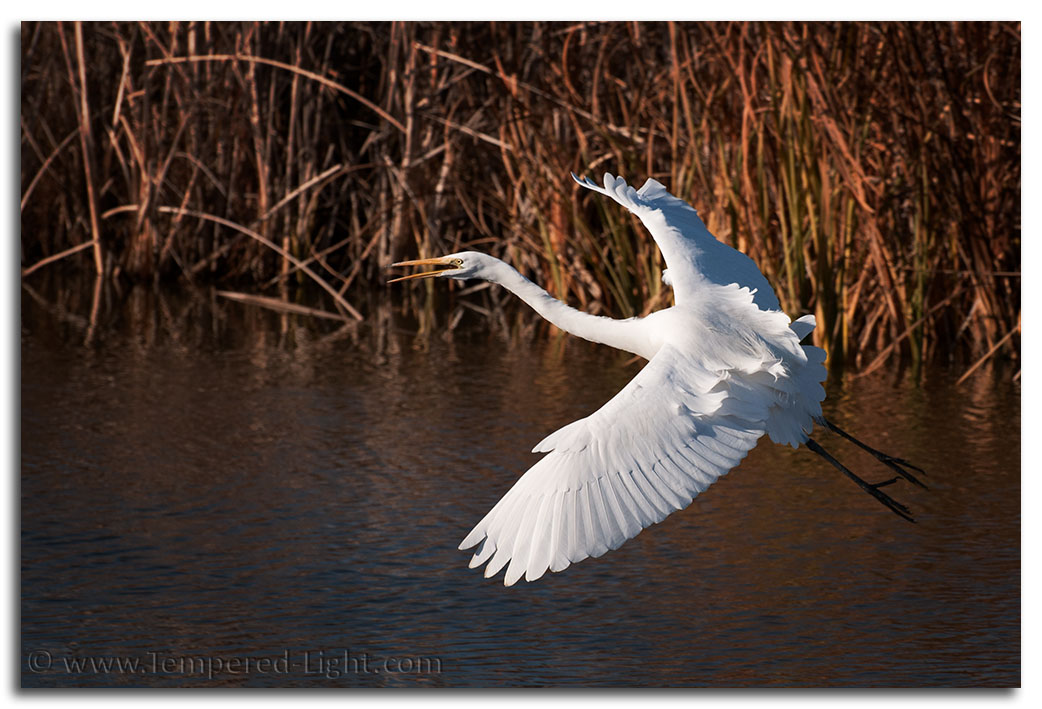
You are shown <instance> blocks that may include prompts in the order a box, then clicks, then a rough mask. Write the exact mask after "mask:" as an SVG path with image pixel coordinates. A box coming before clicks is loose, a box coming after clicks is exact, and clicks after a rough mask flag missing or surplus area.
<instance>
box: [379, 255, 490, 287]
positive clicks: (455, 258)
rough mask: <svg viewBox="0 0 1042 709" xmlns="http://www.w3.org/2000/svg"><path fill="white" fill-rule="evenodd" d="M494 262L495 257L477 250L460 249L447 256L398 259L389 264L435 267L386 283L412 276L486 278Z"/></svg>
mask: <svg viewBox="0 0 1042 709" xmlns="http://www.w3.org/2000/svg"><path fill="white" fill-rule="evenodd" d="M495 263H498V260H497V259H495V258H493V257H491V256H489V255H487V254H482V253H478V252H477V251H461V252H459V253H456V254H449V255H448V256H438V257H436V258H421V259H417V260H415V261H399V262H398V263H392V264H391V266H392V267H397V266H434V267H435V268H434V270H430V271H420V272H419V273H410V274H409V275H408V276H399V277H398V278H392V279H391V280H389V281H388V283H394V282H396V281H409V280H412V279H414V278H458V279H460V280H465V279H468V278H482V279H485V280H488V274H489V269H490V268H491V267H492V266H493V265H494V264H495Z"/></svg>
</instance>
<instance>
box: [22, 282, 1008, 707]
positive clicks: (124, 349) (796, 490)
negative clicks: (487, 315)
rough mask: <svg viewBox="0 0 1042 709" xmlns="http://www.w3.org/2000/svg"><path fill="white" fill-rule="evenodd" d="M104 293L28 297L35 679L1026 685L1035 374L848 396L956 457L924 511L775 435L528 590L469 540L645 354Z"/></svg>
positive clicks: (898, 380) (871, 425) (852, 391)
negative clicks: (622, 537) (477, 559)
mask: <svg viewBox="0 0 1042 709" xmlns="http://www.w3.org/2000/svg"><path fill="white" fill-rule="evenodd" d="M86 292H87V295H86V300H83V298H84V296H83V294H82V293H79V292H71V293H70V292H61V291H57V290H54V289H43V290H40V291H39V292H38V291H35V290H34V291H32V292H31V293H30V292H27V291H23V299H22V300H23V306H22V307H23V310H22V313H23V322H22V438H21V451H22V481H21V495H22V511H21V529H22V549H21V554H22V577H21V578H22V606H21V620H22V660H21V662H22V682H23V684H24V685H25V686H48V687H49V686H69V685H91V686H112V685H117V686H124V685H125V686H174V685H194V686H219V685H231V686H239V685H242V686H259V685H284V686H416V685H447V686H467V685H477V686H499V685H568V684H574V685H651V686H657V685H685V686H714V687H719V686H782V685H790V686H816V685H824V686H951V685H977V686H981V685H985V686H1015V685H1018V684H1019V683H1020V631H1019V623H1020V597H1019V586H1020V549H1019V528H1020V517H1019V511H1020V457H1019V449H1020V389H1019V384H1010V383H1009V378H1010V377H1009V374H1010V373H1009V372H1005V371H1001V372H997V371H987V370H986V369H985V370H982V371H980V372H978V373H977V374H975V375H974V378H973V379H971V380H968V381H967V382H966V383H965V384H964V385H963V386H961V387H955V386H954V385H953V384H954V381H955V379H957V378H958V375H959V374H960V372H947V371H934V372H929V373H928V374H927V376H926V377H925V381H924V383H923V384H922V386H921V387H915V386H912V385H911V384H910V383H909V382H907V381H906V380H905V378H904V377H903V376H902V375H901V374H893V373H890V374H885V373H881V374H880V375H879V376H873V377H867V378H862V379H847V380H846V381H844V382H831V383H830V385H829V387H830V395H829V399H828V401H827V406H826V413H827V414H828V415H830V416H831V417H832V418H834V419H835V420H836V422H837V423H838V424H839V425H840V426H843V427H845V428H847V429H848V430H851V431H853V432H855V433H856V434H857V435H859V436H861V437H863V438H864V439H866V440H867V441H869V442H871V443H873V444H876V445H877V446H878V447H880V448H882V449H884V450H886V451H888V452H890V451H892V452H895V453H897V454H899V455H902V456H905V457H907V458H909V459H910V460H912V461H914V462H916V463H919V464H920V465H922V466H923V467H924V468H926V469H927V470H928V472H929V474H930V476H929V479H928V484H929V485H930V488H931V489H930V490H929V491H922V490H919V489H916V488H913V487H911V486H909V485H907V484H903V483H902V484H900V485H895V486H894V487H893V488H890V489H891V490H894V492H895V494H896V495H897V497H898V499H900V500H901V501H903V502H905V503H906V504H908V505H909V507H911V508H912V509H913V511H914V512H915V513H916V517H917V519H918V522H919V523H918V524H915V525H912V524H908V523H905V522H902V521H901V520H899V519H898V518H897V517H895V516H894V515H892V514H890V513H889V512H887V511H886V510H885V509H883V508H882V507H881V506H880V505H878V504H877V503H876V502H874V501H873V500H871V499H870V498H869V497H868V496H867V495H865V494H863V493H862V492H860V491H859V490H858V489H857V488H856V487H855V486H853V485H852V484H850V482H848V481H847V480H845V479H843V478H842V477H841V476H839V475H838V474H836V473H835V472H834V471H833V470H832V469H831V468H829V467H828V466H827V465H826V464H825V463H823V462H821V461H820V460H818V459H816V457H815V456H813V455H811V454H810V453H808V452H807V451H804V450H800V451H792V450H790V449H784V448H781V447H779V446H775V445H773V444H770V443H769V442H768V441H764V442H762V443H761V445H760V446H759V447H758V448H757V449H755V450H754V451H753V452H752V453H751V454H750V455H749V456H748V458H747V459H746V460H745V461H744V462H743V463H742V465H741V466H740V467H739V468H738V469H737V470H735V471H734V472H733V473H732V474H730V475H728V476H726V477H725V478H723V479H722V480H721V481H720V482H718V483H717V484H716V485H714V486H713V487H712V488H711V489H710V490H709V491H708V492H707V493H705V494H704V495H702V496H701V497H699V498H697V499H696V500H695V501H694V503H693V504H692V505H691V507H689V508H688V509H687V510H685V511H683V512H680V513H676V514H674V515H672V516H671V517H669V518H668V519H667V520H666V521H665V522H663V523H662V524H660V525H656V526H654V527H652V528H651V529H649V530H647V531H645V532H643V533H642V534H641V535H639V536H638V537H637V538H636V539H634V540H632V541H630V542H628V543H627V544H626V545H625V546H623V547H622V548H621V549H619V550H617V551H615V552H612V553H610V554H608V555H606V556H604V557H602V558H600V559H595V560H589V561H585V562H582V563H581V564H578V565H575V566H573V567H571V568H569V569H568V570H567V571H565V572H564V573H562V574H552V575H547V576H546V577H544V578H543V579H541V580H540V581H538V582H536V583H534V584H525V583H523V582H522V583H519V584H518V585H517V586H515V587H512V588H509V589H507V588H504V587H503V586H502V585H501V581H500V580H496V581H486V580H484V579H483V578H482V577H481V575H480V573H478V572H476V571H472V570H469V569H467V561H468V559H469V555H468V554H465V553H463V552H459V551H457V550H456V545H457V543H458V542H459V541H460V540H461V539H462V538H463V536H464V535H465V534H466V533H467V532H468V531H469V530H470V528H471V527H472V526H473V524H474V523H475V522H477V520H479V519H480V518H481V516H482V515H484V514H485V512H486V511H487V510H488V509H489V507H490V506H491V505H492V504H493V503H495V501H496V500H498V499H499V497H500V496H501V495H502V494H503V493H504V492H505V491H506V490H507V489H508V488H509V486H510V485H511V484H512V483H513V481H514V480H515V479H516V478H517V477H518V476H519V475H520V474H521V473H522V472H523V471H524V470H525V469H526V468H527V467H528V466H529V465H531V464H532V462H533V461H534V460H536V459H537V457H536V456H534V455H532V454H530V453H527V451H529V450H530V449H531V447H532V446H533V445H534V444H535V443H536V442H538V441H539V440H540V439H541V438H542V437H543V436H545V435H546V434H547V433H549V432H550V431H551V430H553V429H555V428H556V427H558V426H560V425H562V424H564V423H567V422H568V421H571V420H573V419H575V418H578V417H580V416H583V415H586V414H587V413H589V412H590V411H591V410H593V409H594V408H596V407H597V406H599V405H600V404H601V403H603V402H604V401H606V400H607V399H608V398H610V397H611V396H612V395H613V394H614V393H615V392H616V391H617V390H618V389H619V388H620V387H621V386H622V385H623V384H624V383H625V382H626V381H628V380H629V378H630V377H632V376H633V374H634V373H635V372H636V371H637V370H638V368H639V365H638V364H633V363H627V357H626V356H625V355H619V354H617V353H614V352H612V351H610V350H608V349H606V348H599V347H596V346H594V345H590V344H588V343H585V342H583V341H580V340H577V339H572V338H559V337H558V338H554V337H550V338H546V337H543V336H541V334H533V329H534V328H536V327H541V326H540V325H539V324H538V323H535V322H534V321H532V320H520V321H519V322H520V323H521V324H514V323H509V324H508V323H507V322H505V321H504V320H500V321H499V322H498V324H495V323H494V324H492V325H490V324H489V323H488V322H486V321H485V319H484V316H483V315H481V314H478V313H476V312H473V311H472V310H467V311H466V312H465V314H464V315H463V317H462V319H461V320H459V321H458V327H456V328H455V330H454V331H453V332H452V333H451V334H449V335H446V334H445V333H446V329H445V326H444V324H440V323H444V322H452V321H453V320H454V319H455V318H453V315H452V313H451V312H447V311H446V312H445V313H444V318H440V316H436V317H439V319H438V320H437V321H436V322H435V323H433V325H432V324H431V323H424V327H423V328H422V329H423V330H424V331H425V334H422V335H421V334H417V324H416V321H415V320H414V319H409V318H406V317H403V316H399V315H397V314H395V313H394V312H393V311H392V309H391V308H390V307H383V308H378V309H376V310H375V314H374V315H373V317H372V318H371V319H370V320H369V321H367V322H366V323H363V324H361V325H348V326H344V327H341V326H339V325H338V324H337V323H330V322H328V321H315V320H308V319H304V318H300V317H297V316H283V315H279V314H274V313H270V312H267V311H259V310H257V309H253V308H249V307H247V306H244V305H241V304H238V303H233V302H230V301H225V300H220V299H216V298H214V297H213V296H212V295H209V294H204V295H187V294H182V295H178V296H176V297H175V296H170V295H168V296H164V297H158V296H156V295H155V294H152V293H148V292H145V291H143V290H140V289H136V290H132V291H130V292H129V293H126V292H125V293H122V294H120V293H112V292H105V293H104V294H103V295H102V297H101V305H100V308H99V313H98V315H97V316H96V317H95V318H94V321H95V322H94V326H93V327H92V325H91V322H90V320H91V319H90V305H91V303H90V298H89V296H90V289H89V288H88V289H87V291H86ZM395 296H396V293H391V292H389V293H387V294H386V299H387V300H388V301H391V300H393V299H394V298H395ZM381 297H383V294H381ZM818 438H819V439H820V440H821V442H822V443H823V444H824V445H825V447H826V448H828V449H829V450H831V451H832V452H833V453H835V454H836V455H837V457H840V458H841V459H842V460H844V461H845V462H847V464H848V465H850V466H851V467H853V468H855V470H859V471H862V472H864V473H865V474H866V475H867V476H868V477H870V478H872V479H882V477H884V476H885V473H886V471H885V469H883V468H881V467H878V464H874V462H873V461H872V460H871V459H870V458H868V457H867V456H865V455H863V454H860V453H857V452H855V451H853V450H852V449H851V448H850V447H849V445H846V444H842V442H840V441H838V440H837V439H835V438H834V437H829V436H827V435H826V434H819V436H818ZM134 663H137V664H134Z"/></svg>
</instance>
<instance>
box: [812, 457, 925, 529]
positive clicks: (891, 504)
mask: <svg viewBox="0 0 1042 709" xmlns="http://www.w3.org/2000/svg"><path fill="white" fill-rule="evenodd" d="M807 447H808V448H810V449H811V450H812V451H814V452H815V453H817V454H818V455H820V456H821V457H822V458H824V459H825V460H827V461H828V462H830V463H832V465H834V466H835V467H836V469H837V470H839V471H840V472H841V473H843V474H844V475H846V476H847V477H848V478H850V479H851V480H853V481H854V482H855V483H857V486H858V487H860V488H861V489H862V490H864V491H865V492H867V493H868V494H869V495H871V496H872V497H874V498H876V499H877V500H879V501H880V502H881V503H883V504H884V505H886V506H887V507H888V508H889V509H890V511H891V512H893V513H894V514H896V515H897V516H898V517H903V518H904V519H906V520H908V521H909V522H915V520H914V519H912V514H911V512H910V511H909V509H908V508H907V507H905V506H904V505H902V504H901V503H900V502H898V501H897V500H895V499H894V498H892V497H890V495H887V494H886V493H885V492H882V491H881V490H880V489H879V488H881V487H884V486H886V485H890V484H892V483H895V482H897V478H891V479H890V480H884V481H883V482H881V483H875V484H874V485H873V484H872V483H868V482H865V481H864V480H862V479H861V478H859V477H858V476H857V475H855V474H854V473H852V472H850V471H849V470H848V469H847V467H846V466H845V465H843V464H842V463H840V462H839V461H838V460H836V459H835V458H833V457H832V456H831V455H829V454H828V451H826V450H825V449H824V448H822V447H821V446H819V445H818V442H817V441H815V440H814V439H813V438H808V439H807Z"/></svg>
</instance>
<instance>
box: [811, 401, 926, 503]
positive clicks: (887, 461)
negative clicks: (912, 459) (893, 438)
mask: <svg viewBox="0 0 1042 709" xmlns="http://www.w3.org/2000/svg"><path fill="white" fill-rule="evenodd" d="M820 421H821V423H822V424H824V425H825V428H827V429H829V430H830V431H832V432H834V433H838V434H839V435H841V436H843V438H846V439H847V440H848V441H850V442H851V443H853V444H854V445H856V446H857V447H858V448H860V449H862V450H864V451H868V452H869V453H871V454H872V455H873V456H874V457H875V459H876V460H878V461H879V462H881V463H882V464H883V465H885V466H887V467H888V468H890V469H891V470H893V471H894V472H895V473H897V474H898V475H900V476H901V477H902V478H904V479H905V480H907V481H908V482H910V483H913V484H915V485H918V486H919V487H921V488H923V489H924V490H928V489H929V488H928V487H926V485H924V484H923V482H922V481H921V480H919V478H917V477H915V476H914V475H912V474H911V473H910V472H908V471H907V470H905V468H911V469H912V470H915V471H918V472H919V473H922V474H923V475H926V471H925V470H923V469H922V468H920V467H919V466H917V465H912V464H911V463H909V462H908V461H907V460H904V459H903V458H895V457H894V456H892V455H887V454H886V453H883V452H882V451H877V450H876V449H875V448H872V447H871V446H867V445H865V444H864V443H862V442H861V441H859V440H858V439H856V438H854V437H853V436H851V435H850V434H849V433H847V432H846V431H844V430H843V429H842V428H840V427H839V426H837V425H836V424H834V423H832V422H831V421H829V420H828V419H826V418H824V417H822V418H821V419H820ZM902 466H903V467H902Z"/></svg>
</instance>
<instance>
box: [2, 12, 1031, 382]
mask: <svg viewBox="0 0 1042 709" xmlns="http://www.w3.org/2000/svg"><path fill="white" fill-rule="evenodd" d="M21 52H22V54H21V60H22V63H21V85H22V97H21V99H22V105H21V224H22V232H21V252H22V268H23V277H24V278H26V279H31V278H32V277H33V273H35V272H36V271H37V270H39V269H40V268H78V269H92V270H94V271H96V272H97V273H98V274H100V275H102V276H103V277H104V278H116V279H131V280H161V279H182V280H185V281H187V282H190V283H215V284H217V285H218V286H219V287H222V288H232V287H234V288H235V289H236V290H237V292H240V293H241V292H247V293H249V294H252V295H256V296H264V297H272V296H276V297H280V298H283V299H285V298H287V297H291V296H287V295H286V293H287V292H289V291H290V290H291V289H289V288H288V287H289V286H292V285H295V284H299V283H302V282H305V281H314V282H315V283H317V284H319V285H320V287H322V288H323V289H324V290H325V291H326V295H327V297H328V299H329V302H330V306H329V310H330V311H331V312H334V313H339V315H340V316H341V317H344V318H355V319H357V318H364V317H366V312H365V310H364V308H363V307H361V306H358V303H360V302H362V301H363V300H365V298H362V297H357V294H358V293H360V292H361V291H362V290H363V289H370V288H376V287H382V283H383V281H384V280H385V279H386V270H385V267H386V266H387V265H388V264H389V263H391V262H392V261H395V260H399V259H403V258H410V257H415V256H426V255H436V254H439V253H447V252H451V251H456V250H460V249H463V248H473V249H478V250H483V251H487V252H490V253H493V254H495V255H497V256H500V257H501V258H504V259H505V260H507V261H509V262H510V263H512V264H513V265H515V266H516V267H518V268H519V269H520V270H521V271H522V272H523V273H525V274H526V275H528V276H530V277H531V278H533V279H534V280H537V281H538V282H540V283H542V284H544V285H545V286H546V287H547V288H548V289H549V290H550V291H551V293H553V294H554V295H556V296H557V297H560V298H563V299H565V300H567V301H568V302H570V303H572V304H574V305H576V306H577V307H582V308H584V309H586V310H589V311H592V312H597V313H604V314H612V315H615V316H621V317H626V316H631V315H639V314H642V313H646V312H649V311H650V310H652V309H655V308H659V307H663V306H664V305H667V304H668V303H669V293H668V289H664V288H663V286H662V283H661V278H660V272H661V268H662V263H661V261H660V257H659V255H658V252H657V250H656V249H655V247H654V244H653V242H652V241H651V240H650V238H649V237H648V236H647V234H646V232H644V231H643V229H642V228H641V227H640V225H639V223H638V222H636V220H635V219H633V218H632V217H631V216H630V215H628V214H626V213H624V212H623V210H621V208H618V207H617V205H614V204H611V203H608V202H607V201H605V200H602V199H599V198H598V197H597V196H596V195H591V194H589V193H588V192H586V191H583V190H581V189H580V188H578V187H577V186H576V185H575V184H574V183H573V182H572V181H571V178H570V177H569V173H570V172H576V173H577V174H587V175H590V176H594V177H599V175H600V174H602V173H603V172H612V173H613V174H621V175H623V176H625V177H626V178H627V179H628V180H629V181H630V182H631V183H636V185H637V186H639V185H640V184H641V183H642V182H643V180H644V179H645V178H647V177H654V178H655V179H658V180H659V181H661V182H663V183H664V184H665V185H666V186H667V187H668V188H669V189H670V190H671V191H672V192H674V193H675V194H677V195H678V196H680V197H682V198H684V199H686V200H688V201H690V202H691V203H692V204H693V205H695V206H696V208H698V210H699V212H700V213H701V215H702V217H703V219H704V220H705V221H706V223H707V225H708V226H709V228H710V230H711V231H713V233H714V234H716V236H717V237H718V238H720V239H721V240H723V241H726V242H727V243H730V244H732V245H734V246H736V247H738V248H740V249H742V250H743V251H745V252H746V253H748V254H749V255H750V256H752V257H753V258H754V259H755V260H756V261H757V263H758V264H759V265H760V267H761V268H762V269H763V270H764V271H765V273H767V275H768V278H769V279H770V280H771V282H772V283H773V284H774V286H775V289H776V290H777V292H778V296H779V298H780V299H781V301H782V303H783V306H784V308H785V309H786V311H787V312H789V313H790V314H792V315H797V314H800V313H804V312H813V313H815V314H816V315H817V317H818V322H819V328H818V330H817V331H816V333H815V336H816V337H817V338H818V340H817V341H818V344H821V345H823V346H825V347H827V348H828V349H829V350H830V354H831V358H832V359H833V360H834V361H835V360H848V361H850V362H852V363H854V364H855V365H857V366H859V367H860V368H861V369H862V370H868V369H871V368H874V367H878V366H881V365H882V364H883V363H885V362H887V361H890V360H891V358H893V357H898V356H900V357H905V358H910V359H911V360H913V361H917V362H918V361H927V360H929V361H942V362H947V361H952V360H956V361H962V362H967V363H972V362H974V361H978V360H980V359H982V358H985V357H990V356H996V355H1002V356H1007V357H1016V356H1017V355H1018V353H1019V346H1020V345H1019V340H1020V337H1019V327H1020V179H1021V175H1020V26H1019V24H1017V23H995V22H987V23H911V24H910V23H618V22H605V23H546V22H537V23H346V24H340V23H336V24H334V23H253V22H243V23H83V24H81V23H53V22H40V23H34V22H27V23H23V24H22V26H21ZM280 287H281V289H280Z"/></svg>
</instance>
